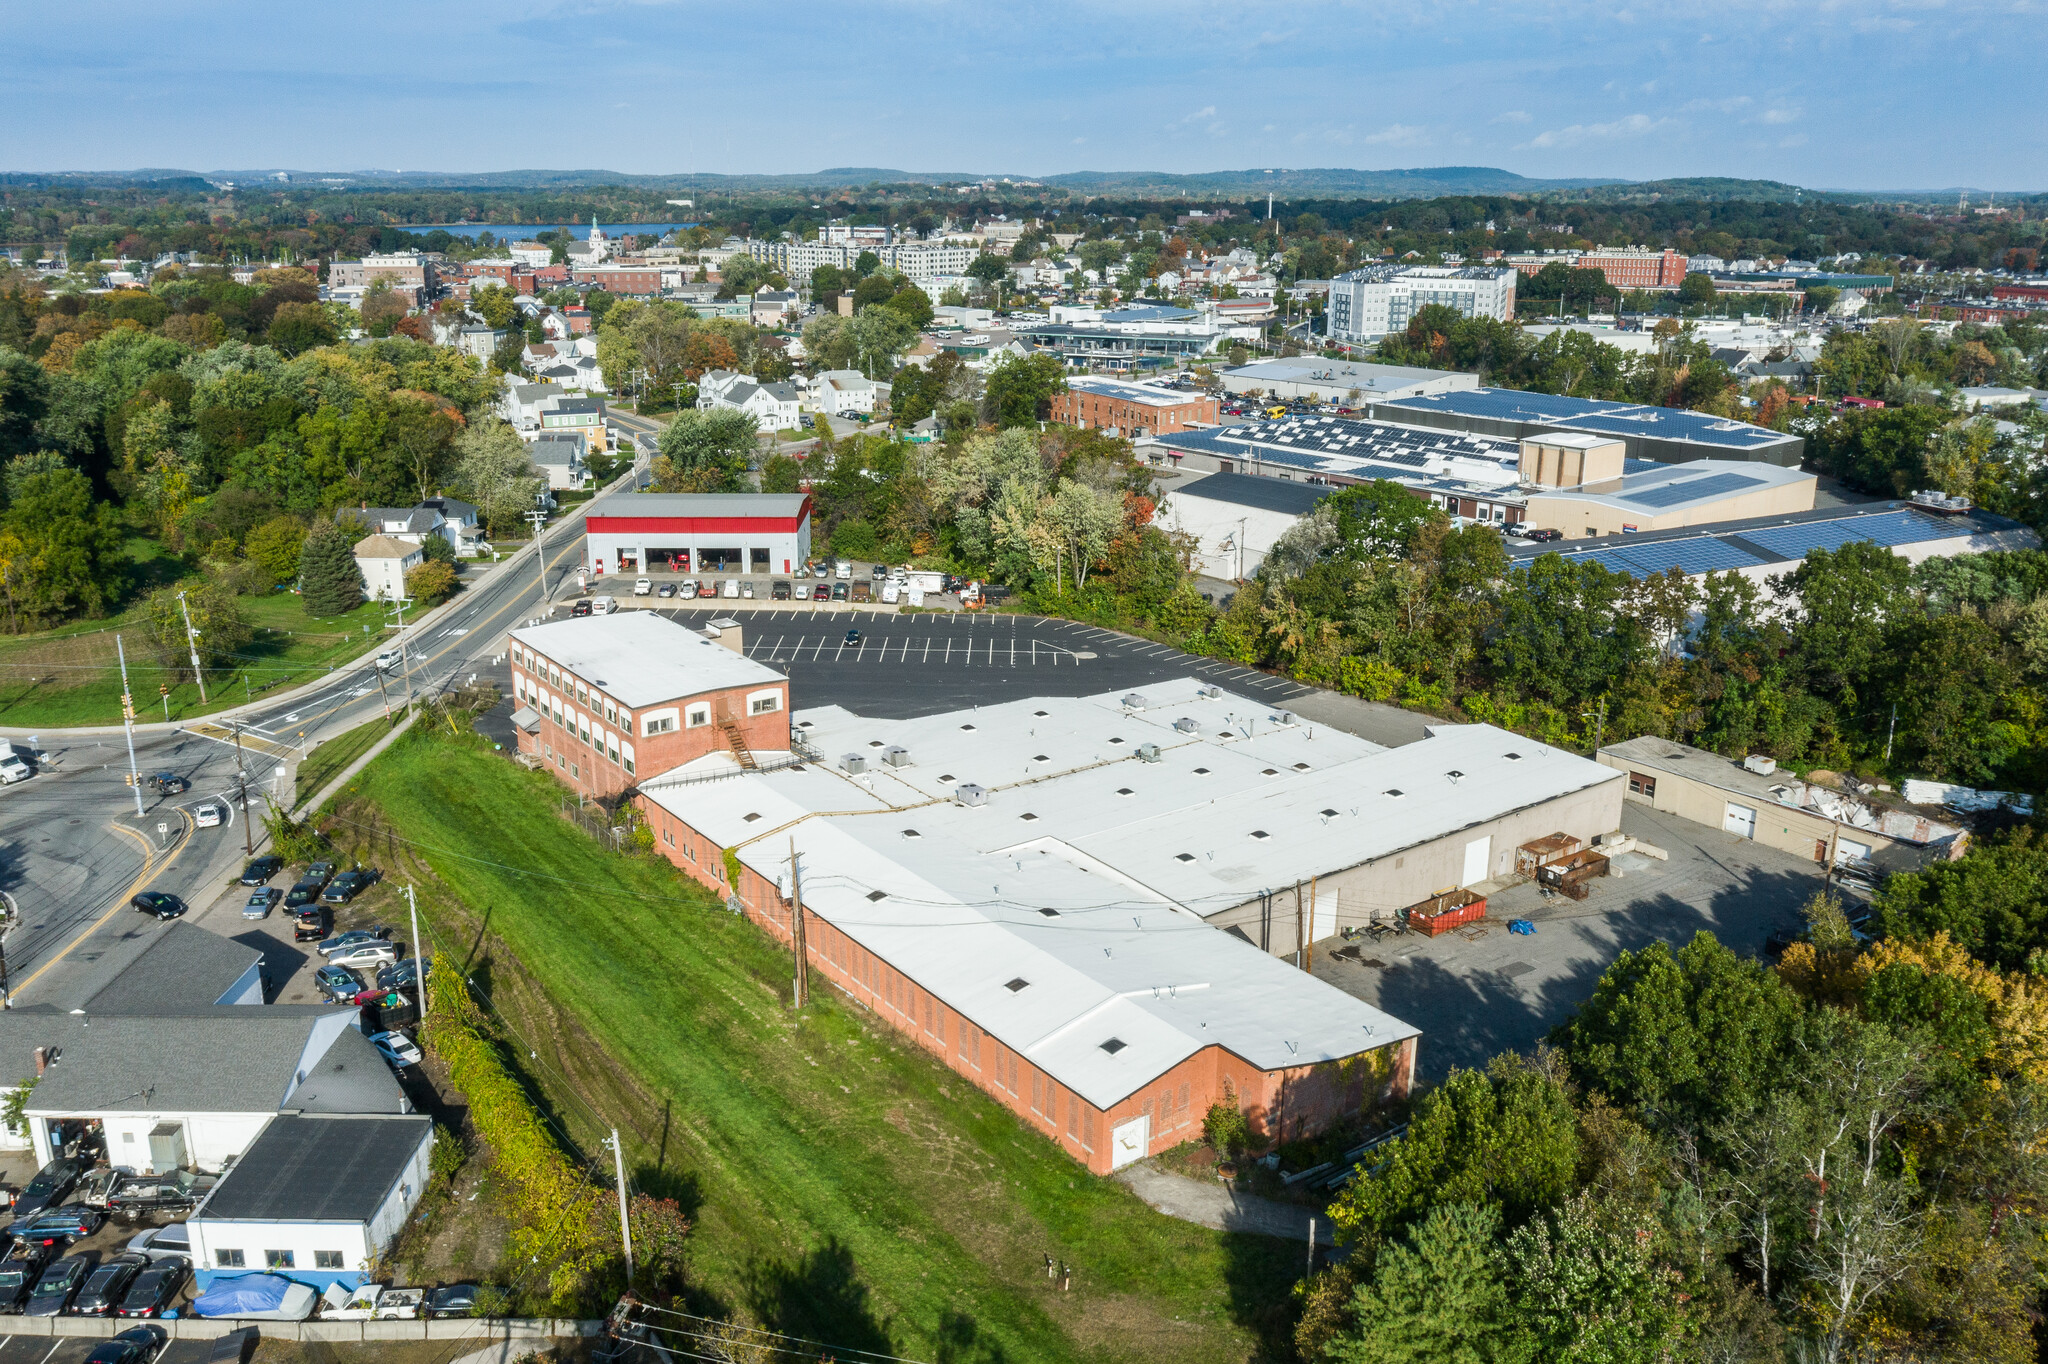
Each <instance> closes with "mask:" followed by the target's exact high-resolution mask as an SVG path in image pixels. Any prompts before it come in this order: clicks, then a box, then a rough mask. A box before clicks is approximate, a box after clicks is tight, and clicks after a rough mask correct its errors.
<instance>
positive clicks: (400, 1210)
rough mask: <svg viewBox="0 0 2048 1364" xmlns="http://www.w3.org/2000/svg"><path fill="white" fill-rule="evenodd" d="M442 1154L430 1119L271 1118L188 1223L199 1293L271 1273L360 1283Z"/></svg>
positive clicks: (320, 1283)
mask: <svg viewBox="0 0 2048 1364" xmlns="http://www.w3.org/2000/svg"><path fill="white" fill-rule="evenodd" d="M433 1149H434V1122H433V1119H431V1118H429V1117H427V1116H426V1115H425V1114H421V1113H415V1114H407V1115H405V1116H396V1115H373V1114H362V1115H356V1114H336V1113H282V1114H278V1115H277V1116H275V1117H272V1118H271V1119H269V1121H268V1122H266V1123H265V1124H264V1126H263V1128H262V1131H261V1132H260V1133H258V1134H257V1136H256V1137H255V1139H254V1140H253V1141H252V1142H250V1143H249V1145H248V1147H247V1149H246V1150H245V1151H244V1152H243V1153H242V1156H241V1158H240V1159H239V1160H237V1161H236V1162H235V1164H234V1167H233V1168H232V1169H230V1170H229V1171H228V1172H227V1173H226V1174H225V1175H223V1176H222V1177H221V1181H220V1183H218V1184H216V1185H215V1186H214V1187H213V1189H212V1191H211V1192H209V1193H208V1194H207V1196H206V1198H205V1200H204V1201H203V1202H201V1203H200V1205H199V1207H198V1208H197V1209H196V1210H195V1211H194V1212H193V1214H192V1216H191V1218H190V1219H189V1222H188V1225H189V1227H190V1228H191V1230H190V1233H189V1234H190V1236H191V1244H192V1264H193V1269H194V1270H195V1271H196V1276H197V1278H198V1281H199V1285H200V1287H201V1288H205V1287H207V1286H208V1285H209V1284H210V1283H211V1282H212V1281H213V1280H215V1279H225V1278H236V1277H239V1276H241V1275H243V1274H264V1273H270V1274H281V1275H284V1276H285V1277H287V1278H290V1279H294V1280H297V1281H299V1282H301V1283H306V1284H310V1285H312V1286H313V1287H315V1288H325V1287H328V1286H329V1285H332V1284H337V1283H338V1284H341V1285H343V1286H344V1287H346V1288H355V1287H358V1286H359V1285H361V1284H362V1283H363V1281H364V1280H365V1279H366V1278H367V1277H368V1271H369V1270H370V1269H371V1268H372V1262H373V1261H375V1260H376V1259H377V1257H378V1256H379V1255H381V1254H382V1253H383V1252H384V1251H385V1250H386V1249H387V1248H388V1247H389V1246H390V1245H391V1243H392V1242H393V1241H394V1240H396V1239H397V1238H398V1233H399V1230H400V1229H401V1228H403V1227H404V1226H405V1223H406V1219H407V1218H409V1217H411V1216H412V1212H413V1209H414V1208H416V1207H418V1206H419V1201H420V1195H421V1193H422V1192H423V1191H424V1190H425V1189H426V1187H427V1181H428V1180H429V1179H430V1178H432V1175H433V1171H432V1168H431V1160H432V1154H433Z"/></svg>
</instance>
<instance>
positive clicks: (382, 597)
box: [355, 534, 427, 601]
mask: <svg viewBox="0 0 2048 1364" xmlns="http://www.w3.org/2000/svg"><path fill="white" fill-rule="evenodd" d="M355 555H356V568H357V569H358V570H359V571H360V572H361V573H362V575H363V593H364V595H366V596H368V597H369V598H370V599H371V600H372V601H398V600H400V599H402V598H403V597H404V596H405V575H406V574H408V573H410V572H412V571H413V570H414V569H415V568H418V567H419V566H420V565H421V564H423V563H425V562H426V561H427V552H426V550H424V549H422V548H420V547H419V546H418V545H416V544H412V543H411V542H409V541H406V540H401V539H399V538H398V537H397V536H395V535H384V534H377V535H372V536H368V537H366V538H364V539H362V540H358V541H357V542H356V548H355Z"/></svg>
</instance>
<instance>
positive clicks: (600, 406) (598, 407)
mask: <svg viewBox="0 0 2048 1364" xmlns="http://www.w3.org/2000/svg"><path fill="white" fill-rule="evenodd" d="M540 429H541V430H542V431H544V432H548V431H553V432H563V431H573V432H575V433H577V434H578V435H580V436H582V437H583V440H584V451H585V453H586V454H589V453H598V454H602V453H603V452H604V451H605V450H606V449H608V448H609V447H610V442H609V440H608V439H607V438H606V434H605V433H606V429H607V428H606V426H605V419H604V399H602V398H561V399H558V400H557V401H556V403H555V405H554V406H553V407H551V408H549V409H547V410H546V411H544V412H542V413H541V414H540Z"/></svg>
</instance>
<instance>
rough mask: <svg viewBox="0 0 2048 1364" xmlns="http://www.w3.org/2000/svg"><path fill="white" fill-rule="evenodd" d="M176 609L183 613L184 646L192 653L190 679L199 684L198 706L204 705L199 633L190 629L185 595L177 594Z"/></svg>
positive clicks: (189, 610) (204, 686)
mask: <svg viewBox="0 0 2048 1364" xmlns="http://www.w3.org/2000/svg"><path fill="white" fill-rule="evenodd" d="M178 609H179V610H180V611H182V612H184V613H185V645H186V647H187V648H189V649H190V650H191V651H192V677H193V679H194V680H195V681H197V682H198V683H199V704H200V705H202V706H203V705H205V704H206V674H205V673H204V672H202V671H200V668H199V632H198V631H197V630H195V629H193V628H192V608H191V607H190V606H189V605H187V604H186V602H185V594H184V593H183V592H180V593H179V594H178Z"/></svg>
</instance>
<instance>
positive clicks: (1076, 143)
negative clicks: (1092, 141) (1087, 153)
mask: <svg viewBox="0 0 2048 1364" xmlns="http://www.w3.org/2000/svg"><path fill="white" fill-rule="evenodd" d="M1087 140H1088V139H1087V138H1085V137H1077V138H1075V139H1074V140H1073V141H1072V142H1069V143H1068V144H1067V145H1068V146H1069V147H1078V146H1080V145H1081V144H1082V143H1083V142H1086V141H1087Z"/></svg>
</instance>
